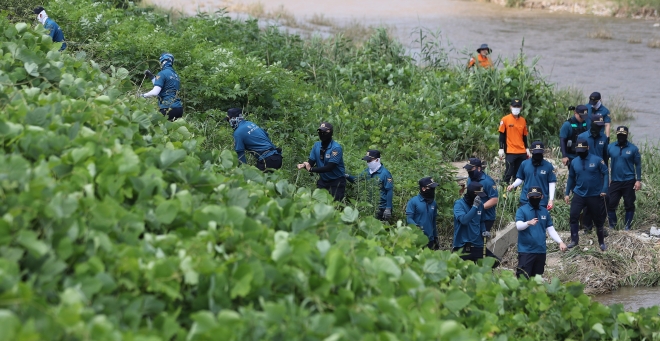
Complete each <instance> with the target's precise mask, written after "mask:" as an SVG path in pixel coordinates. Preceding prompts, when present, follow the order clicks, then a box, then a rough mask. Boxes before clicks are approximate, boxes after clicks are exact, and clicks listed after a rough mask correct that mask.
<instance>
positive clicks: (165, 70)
mask: <svg viewBox="0 0 660 341" xmlns="http://www.w3.org/2000/svg"><path fill="white" fill-rule="evenodd" d="M158 62H159V63H160V67H161V70H160V72H158V74H157V75H156V76H155V77H154V78H152V79H151V82H152V83H153V84H154V87H153V89H151V91H149V92H147V93H144V94H142V97H143V98H149V97H158V108H159V111H160V113H161V114H163V115H164V116H167V119H168V120H170V121H174V120H176V119H177V118H181V117H182V116H183V105H182V104H181V98H179V90H180V88H181V81H180V80H179V75H178V74H177V73H176V71H174V56H173V55H172V54H170V53H163V54H162V55H161V56H160V58H159V59H158ZM145 74H146V75H151V72H149V71H146V72H145Z"/></svg>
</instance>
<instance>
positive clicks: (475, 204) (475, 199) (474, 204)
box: [472, 196, 482, 208]
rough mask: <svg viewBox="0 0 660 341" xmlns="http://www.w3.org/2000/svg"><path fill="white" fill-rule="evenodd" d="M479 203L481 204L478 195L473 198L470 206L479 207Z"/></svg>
mask: <svg viewBox="0 0 660 341" xmlns="http://www.w3.org/2000/svg"><path fill="white" fill-rule="evenodd" d="M481 204H482V201H481V197H480V196H476V197H475V198H474V201H473V202H472V206H474V207H476V208H479V207H480V206H481Z"/></svg>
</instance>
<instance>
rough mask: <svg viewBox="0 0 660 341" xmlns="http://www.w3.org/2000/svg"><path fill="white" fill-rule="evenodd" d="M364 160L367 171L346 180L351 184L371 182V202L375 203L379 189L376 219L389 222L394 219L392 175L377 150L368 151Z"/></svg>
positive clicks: (348, 176)
mask: <svg viewBox="0 0 660 341" xmlns="http://www.w3.org/2000/svg"><path fill="white" fill-rule="evenodd" d="M362 160H364V161H366V162H367V169H365V170H364V171H362V173H360V175H358V176H357V178H356V177H353V176H350V175H347V177H346V179H348V181H350V182H355V181H356V180H358V181H365V182H371V183H372V184H373V186H369V185H367V190H368V191H369V199H370V202H373V194H374V193H373V189H374V187H378V190H379V192H380V199H379V201H378V210H377V211H376V219H378V220H382V221H388V220H390V219H391V218H392V198H393V196H394V179H393V178H392V174H391V173H390V171H389V170H387V168H385V166H384V165H383V164H382V163H381V162H380V151H378V150H376V149H370V150H368V151H367V155H365V156H364V157H363V158H362Z"/></svg>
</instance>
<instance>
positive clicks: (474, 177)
mask: <svg viewBox="0 0 660 341" xmlns="http://www.w3.org/2000/svg"><path fill="white" fill-rule="evenodd" d="M467 173H468V176H469V177H470V179H472V181H479V180H481V175H482V174H483V173H482V172H481V171H478V170H476V169H475V170H471V171H468V172H467Z"/></svg>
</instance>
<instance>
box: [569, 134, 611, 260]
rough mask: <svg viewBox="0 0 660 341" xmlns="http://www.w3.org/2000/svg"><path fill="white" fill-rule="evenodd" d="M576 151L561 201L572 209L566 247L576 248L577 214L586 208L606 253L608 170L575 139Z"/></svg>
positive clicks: (580, 140) (581, 142) (583, 141)
mask: <svg viewBox="0 0 660 341" xmlns="http://www.w3.org/2000/svg"><path fill="white" fill-rule="evenodd" d="M575 151H576V152H577V154H578V157H577V158H575V159H574V160H573V162H571V166H570V167H569V170H568V181H567V183H566V192H565V197H564V201H566V204H570V205H571V210H570V226H571V243H570V244H568V248H569V249H570V248H573V247H575V246H577V245H578V243H579V241H580V237H579V234H578V229H579V223H578V222H579V219H580V212H582V210H583V209H584V208H587V209H588V210H589V212H590V213H591V215H592V217H593V220H594V224H595V225H596V234H597V235H598V244H599V245H600V249H601V250H602V251H605V250H606V249H607V246H606V245H605V237H604V234H603V233H604V231H603V225H604V223H605V195H606V193H607V190H608V184H609V175H608V174H607V166H605V161H603V159H601V158H599V157H598V156H596V155H594V154H589V145H588V144H587V141H586V140H584V139H578V141H577V145H576V146H575ZM571 192H573V200H571V198H570V194H571Z"/></svg>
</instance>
